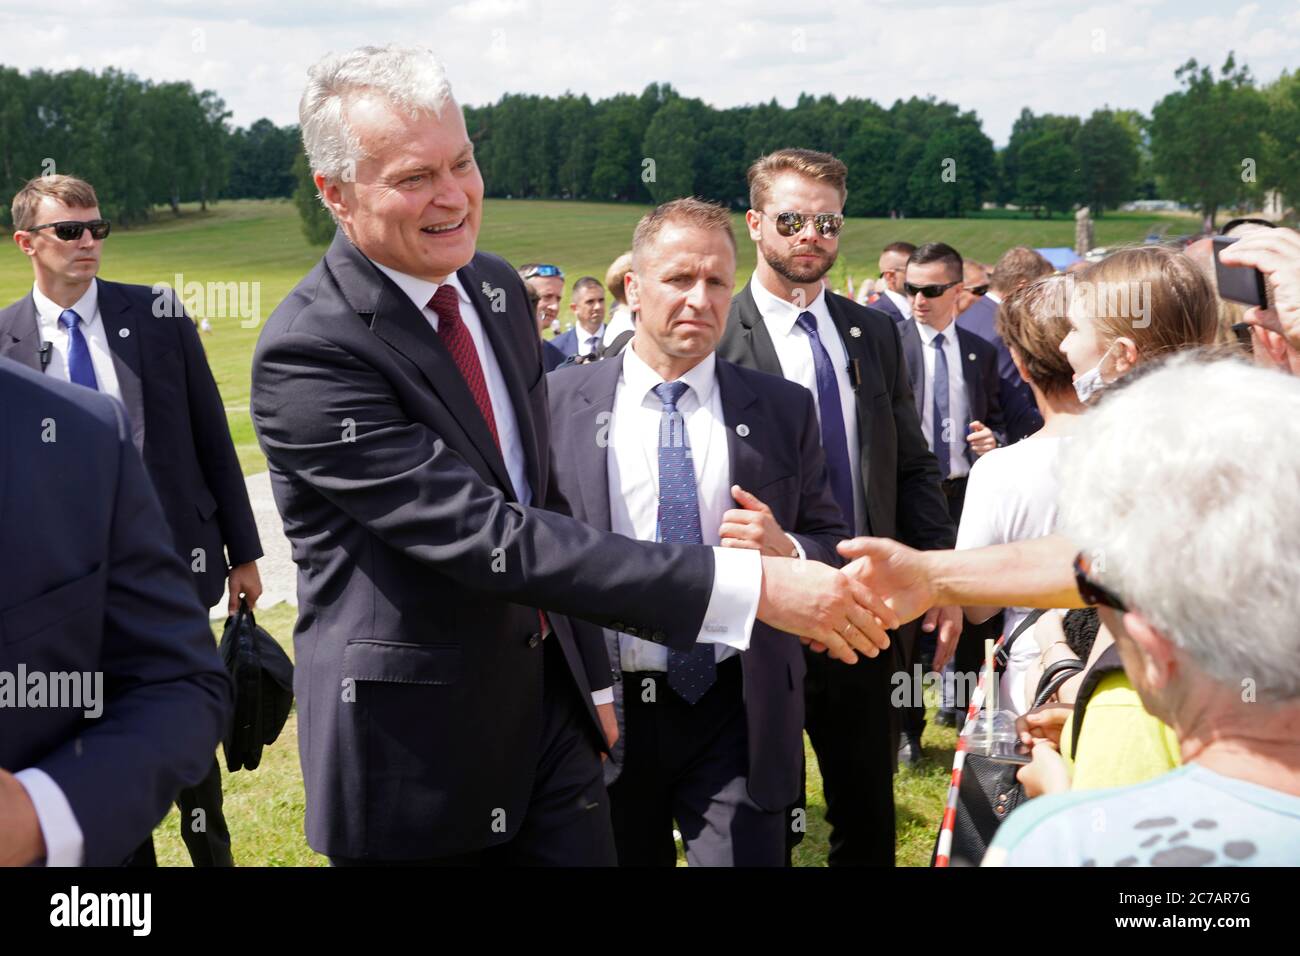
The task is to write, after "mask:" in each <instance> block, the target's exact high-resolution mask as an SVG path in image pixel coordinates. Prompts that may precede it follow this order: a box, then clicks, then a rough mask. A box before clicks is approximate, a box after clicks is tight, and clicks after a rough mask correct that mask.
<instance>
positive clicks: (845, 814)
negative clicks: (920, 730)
mask: <svg viewBox="0 0 1300 956" xmlns="http://www.w3.org/2000/svg"><path fill="white" fill-rule="evenodd" d="M804 657H805V659H806V660H807V662H808V677H807V679H806V680H805V682H804V696H805V706H806V708H807V716H806V718H805V723H804V726H805V728H806V729H807V731H808V737H809V739H810V740H811V741H812V746H813V751H814V752H815V753H816V754H817V765H818V766H819V767H820V768H821V774H822V792H823V794H824V795H825V797H826V822H827V823H829V824H830V826H831V837H830V854H829V856H828V857H827V864H828V865H830V866H893V865H894V761H895V759H896V755H897V753H898V747H897V745H896V743H895V740H896V735H895V733H894V731H893V726H896V724H894V723H893V722H892V721H891V710H892V708H891V707H890V701H889V694H890V676H891V674H892V673H893V670H894V666H893V660H894V658H893V656H892V655H891V654H888V653H885V654H878V655H877V656H876V657H874V658H867V657H859V659H858V662H857V663H856V664H843V663H841V662H839V661H837V660H833V659H832V658H830V657H827V656H826V655H825V654H816V653H813V652H812V651H809V650H807V649H805V652H804Z"/></svg>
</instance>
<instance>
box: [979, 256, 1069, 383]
mask: <svg viewBox="0 0 1300 956" xmlns="http://www.w3.org/2000/svg"><path fill="white" fill-rule="evenodd" d="M1069 284H1070V283H1069V282H1068V281H1067V280H1066V278H1065V276H1044V277H1043V278H1041V279H1035V280H1034V281H1033V282H1031V283H1029V285H1027V286H1025V287H1024V288H1022V289H1019V290H1017V291H1015V292H1013V293H1011V295H1010V296H1008V297H1007V299H1006V301H1005V302H1003V303H1002V304H1001V305H1000V306H998V311H997V317H996V318H995V319H994V320H993V328H994V329H995V330H996V331H997V333H998V335H999V336H1000V337H1001V338H1002V341H1004V342H1006V343H1007V345H1008V346H1009V347H1010V348H1012V349H1014V350H1015V353H1016V355H1018V356H1019V357H1020V362H1021V364H1022V365H1024V367H1025V374H1026V375H1028V376H1029V379H1030V381H1031V382H1033V384H1034V385H1036V386H1038V389H1039V391H1041V392H1042V393H1043V394H1044V395H1056V394H1059V393H1061V392H1069V391H1070V388H1071V385H1072V383H1073V381H1074V372H1073V370H1072V369H1071V368H1070V363H1069V361H1068V360H1067V359H1066V357H1065V353H1063V352H1062V351H1061V342H1062V341H1063V340H1064V339H1065V337H1066V335H1068V334H1069V332H1070V321H1069V319H1068V318H1066V308H1067V306H1068V305H1069V302H1068V301H1067V298H1066V289H1067V288H1068V287H1069Z"/></svg>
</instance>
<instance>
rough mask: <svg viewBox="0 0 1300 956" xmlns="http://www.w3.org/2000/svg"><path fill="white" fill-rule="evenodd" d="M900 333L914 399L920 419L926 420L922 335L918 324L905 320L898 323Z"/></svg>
mask: <svg viewBox="0 0 1300 956" xmlns="http://www.w3.org/2000/svg"><path fill="white" fill-rule="evenodd" d="M898 331H899V332H900V333H901V335H902V339H903V356H904V358H906V359H907V375H908V379H909V380H910V381H911V383H912V398H914V399H915V400H916V414H917V417H918V418H921V419H924V418H925V404H924V403H925V358H924V356H923V355H922V354H921V333H920V332H918V331H917V330H916V323H915V322H914V321H912V320H911V319H904V320H903V321H902V322H899V323H898Z"/></svg>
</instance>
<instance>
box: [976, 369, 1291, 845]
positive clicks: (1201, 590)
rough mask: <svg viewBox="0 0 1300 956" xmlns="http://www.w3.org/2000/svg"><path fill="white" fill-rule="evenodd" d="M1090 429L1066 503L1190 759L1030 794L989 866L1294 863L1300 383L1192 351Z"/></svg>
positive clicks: (1142, 689) (1140, 671)
mask: <svg viewBox="0 0 1300 956" xmlns="http://www.w3.org/2000/svg"><path fill="white" fill-rule="evenodd" d="M1264 414H1266V415H1267V416H1268V420H1269V423H1270V425H1269V428H1267V429H1261V428H1260V427H1259V421H1260V416H1261V415H1264ZM1082 427H1083V431H1082V432H1080V433H1079V434H1078V436H1077V438H1076V440H1075V442H1074V444H1073V446H1072V448H1071V450H1070V451H1069V452H1068V454H1067V459H1066V460H1065V461H1064V462H1063V466H1062V487H1061V502H1060V504H1061V521H1062V526H1063V530H1064V532H1065V533H1066V535H1068V536H1069V538H1070V539H1071V540H1072V541H1074V542H1075V544H1076V546H1078V547H1080V548H1081V549H1082V550H1081V551H1080V556H1079V559H1078V560H1077V561H1076V565H1075V567H1076V575H1077V578H1078V582H1079V591H1080V593H1081V594H1082V595H1083V597H1084V599H1085V600H1087V601H1088V602H1089V603H1090V604H1095V605H1097V606H1098V612H1099V614H1100V615H1101V619H1102V622H1103V623H1104V624H1105V625H1106V627H1107V629H1108V630H1109V631H1110V633H1111V634H1112V635H1114V638H1115V642H1116V646H1117V647H1118V650H1119V655H1120V658H1121V660H1122V661H1123V663H1124V671H1125V673H1126V674H1127V675H1128V678H1129V680H1130V681H1131V682H1132V684H1133V687H1134V688H1135V689H1136V690H1137V692H1138V694H1139V696H1140V697H1141V698H1142V703H1143V706H1145V707H1146V709H1147V710H1148V711H1149V712H1150V713H1151V714H1152V715H1153V716H1155V717H1157V718H1159V719H1160V720H1161V721H1163V722H1164V723H1166V724H1167V725H1169V726H1170V727H1171V728H1172V729H1173V730H1174V732H1175V733H1176V734H1177V737H1178V742H1179V746H1180V748H1181V752H1182V761H1183V766H1182V767H1181V768H1179V769H1178V770H1175V771H1172V772H1171V773H1168V774H1165V775H1164V776H1163V777H1159V778H1157V779H1155V780H1151V781H1148V782H1146V783H1142V784H1139V785H1137V786H1132V787H1123V788H1117V789H1115V790H1110V791H1102V792H1098V791H1082V792H1074V793H1068V794H1060V795H1057V796H1046V797H1040V798H1038V799H1036V800H1033V801H1031V802H1030V803H1028V804H1026V805H1025V806H1024V807H1023V808H1022V809H1018V810H1016V811H1015V812H1014V813H1013V814H1012V815H1011V816H1010V817H1009V818H1008V819H1007V822H1006V823H1005V824H1004V825H1003V827H1002V828H1001V829H1000V830H999V831H998V835H997V838H996V840H995V841H994V843H993V845H992V846H991V847H990V849H989V852H988V855H987V857H986V858H985V862H986V865H998V864H1002V865H1013V866H1051V865H1064V866H1143V865H1147V866H1281V865H1290V866H1294V865H1295V864H1296V863H1298V862H1300V626H1298V622H1300V536H1297V534H1296V529H1297V528H1300V496H1297V495H1296V493H1295V476H1296V475H1297V474H1300V381H1297V380H1296V379H1295V378H1292V377H1288V376H1283V375H1278V374H1276V373H1274V372H1270V371H1265V370H1261V369H1256V368H1251V367H1249V366H1247V365H1245V364H1243V363H1239V362H1235V361H1220V362H1213V363H1207V362H1205V361H1203V360H1198V359H1196V358H1194V357H1193V358H1178V359H1174V360H1171V361H1170V362H1169V363H1168V365H1167V366H1166V367H1164V368H1162V369H1160V370H1158V371H1155V372H1152V373H1150V374H1148V375H1146V376H1144V377H1142V378H1140V379H1138V380H1137V381H1134V382H1133V383H1132V384H1130V385H1128V386H1126V387H1125V388H1124V389H1122V390H1121V391H1118V392H1117V393H1116V394H1114V395H1113V396H1111V397H1109V398H1107V399H1106V400H1105V401H1104V402H1103V403H1102V404H1101V405H1099V406H1098V408H1097V409H1096V410H1095V411H1093V412H1090V413H1089V414H1088V416H1087V418H1086V420H1085V421H1084V423H1083V426H1082ZM1116 743H1117V745H1118V744H1119V743H1121V742H1119V741H1117V742H1116ZM1029 770H1032V772H1034V773H1036V774H1038V775H1039V776H1040V778H1041V777H1042V776H1044V775H1048V774H1052V773H1055V774H1057V775H1059V774H1063V773H1065V765H1064V762H1063V761H1062V759H1061V757H1060V755H1059V754H1058V753H1057V752H1056V751H1055V749H1053V747H1052V745H1051V744H1050V743H1045V742H1040V743H1038V744H1036V746H1035V748H1034V755H1033V763H1032V764H1031V765H1030V768H1028V770H1022V771H1021V773H1022V774H1024V773H1026V772H1029ZM1099 821H1100V825H1098V822H1099Z"/></svg>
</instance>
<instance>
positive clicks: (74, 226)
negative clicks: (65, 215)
mask: <svg viewBox="0 0 1300 956" xmlns="http://www.w3.org/2000/svg"><path fill="white" fill-rule="evenodd" d="M110 228H111V227H110V225H109V222H108V220H107V219H89V220H87V221H85V222H78V221H77V220H75V219H65V220H63V221H62V222H47V223H44V224H43V225H40V226H32V228H30V229H28V230H27V231H28V232H39V231H40V230H41V229H53V230H54V234H55V235H56V236H58V237H59V238H60V239H62V240H63V241H64V242H73V241H74V240H77V239H80V238H81V234H82V233H83V232H85V231H86V230H87V229H89V230H90V237H91V238H92V239H107V238H108V231H109V229H110Z"/></svg>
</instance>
